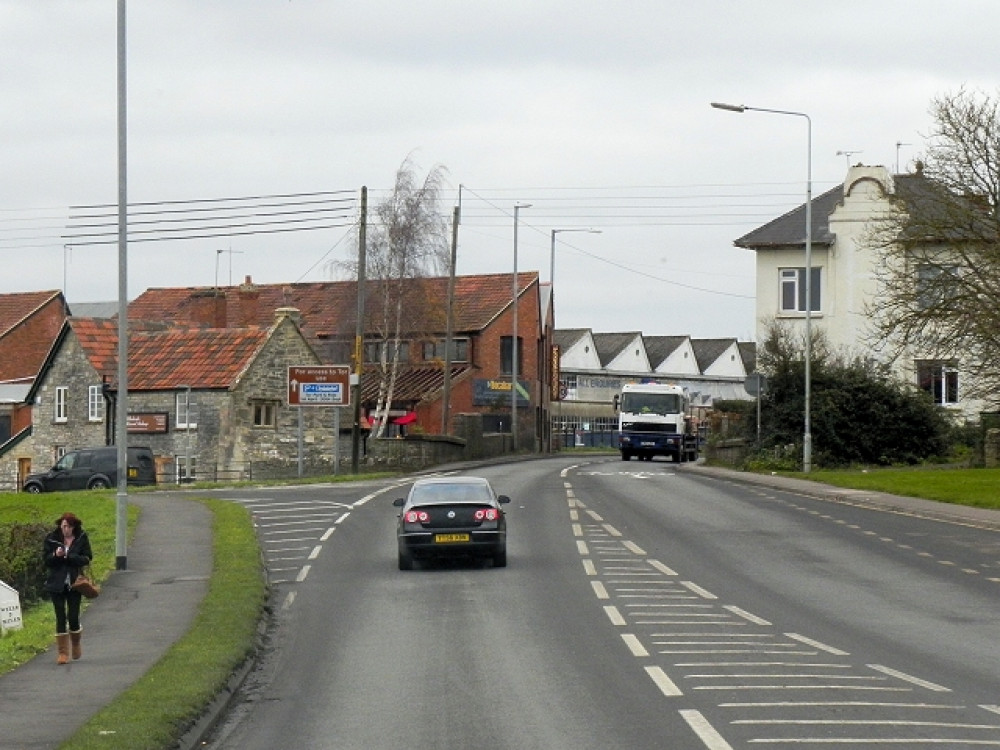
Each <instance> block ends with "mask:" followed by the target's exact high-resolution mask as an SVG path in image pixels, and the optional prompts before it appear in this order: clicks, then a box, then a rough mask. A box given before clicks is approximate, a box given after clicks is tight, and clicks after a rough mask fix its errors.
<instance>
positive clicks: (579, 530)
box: [573, 523, 583, 536]
mask: <svg viewBox="0 0 1000 750" xmlns="http://www.w3.org/2000/svg"><path fill="white" fill-rule="evenodd" d="M573 536H583V526H581V525H580V524H578V523H574V524H573Z"/></svg>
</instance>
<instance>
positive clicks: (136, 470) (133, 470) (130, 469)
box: [128, 467, 139, 479]
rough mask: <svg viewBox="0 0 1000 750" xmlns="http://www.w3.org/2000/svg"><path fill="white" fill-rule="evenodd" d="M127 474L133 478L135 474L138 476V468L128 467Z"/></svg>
mask: <svg viewBox="0 0 1000 750" xmlns="http://www.w3.org/2000/svg"><path fill="white" fill-rule="evenodd" d="M128 475H129V478H131V479H135V478H136V477H137V476H139V470H138V469H133V468H132V467H129V470H128Z"/></svg>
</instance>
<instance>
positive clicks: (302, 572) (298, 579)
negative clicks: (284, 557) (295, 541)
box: [295, 565, 312, 583]
mask: <svg viewBox="0 0 1000 750" xmlns="http://www.w3.org/2000/svg"><path fill="white" fill-rule="evenodd" d="M311 568H312V566H311V565H303V566H302V570H300V571H299V574H298V575H297V576H295V581H296V582H297V583H302V582H303V581H304V580H306V576H307V575H309V571H310V569H311Z"/></svg>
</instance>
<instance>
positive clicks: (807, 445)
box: [712, 102, 812, 474]
mask: <svg viewBox="0 0 1000 750" xmlns="http://www.w3.org/2000/svg"><path fill="white" fill-rule="evenodd" d="M712 106H713V107H715V108H716V109H723V110H726V111H727V112H767V113H770V114H773V115H790V116H791V117H802V118H804V119H805V121H806V351H805V370H806V373H805V379H806V382H805V431H804V434H803V437H802V471H804V472H805V473H807V474H808V473H809V472H810V471H811V470H812V427H811V422H810V413H809V412H810V399H811V396H810V390H811V384H812V373H811V367H812V120H811V119H810V118H809V115H807V114H806V113H805V112H793V111H790V110H786V109H765V108H763V107H747V106H746V105H744V104H722V103H720V102H712Z"/></svg>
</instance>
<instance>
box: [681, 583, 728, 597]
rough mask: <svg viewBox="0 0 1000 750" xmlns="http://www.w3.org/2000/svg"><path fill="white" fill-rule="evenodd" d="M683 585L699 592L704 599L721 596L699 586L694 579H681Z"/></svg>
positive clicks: (693, 591) (694, 591) (691, 590)
mask: <svg viewBox="0 0 1000 750" xmlns="http://www.w3.org/2000/svg"><path fill="white" fill-rule="evenodd" d="M681 586H683V587H684V588H686V589H687V590H688V591H690V592H692V593H695V594H697V595H698V596H700V597H701V598H702V599H718V598H719V597H717V596H716V595H715V594H713V593H712V592H711V591H706V590H705V589H703V588H702V587H701V586H699V585H698V584H697V583H695V582H694V581H681Z"/></svg>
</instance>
